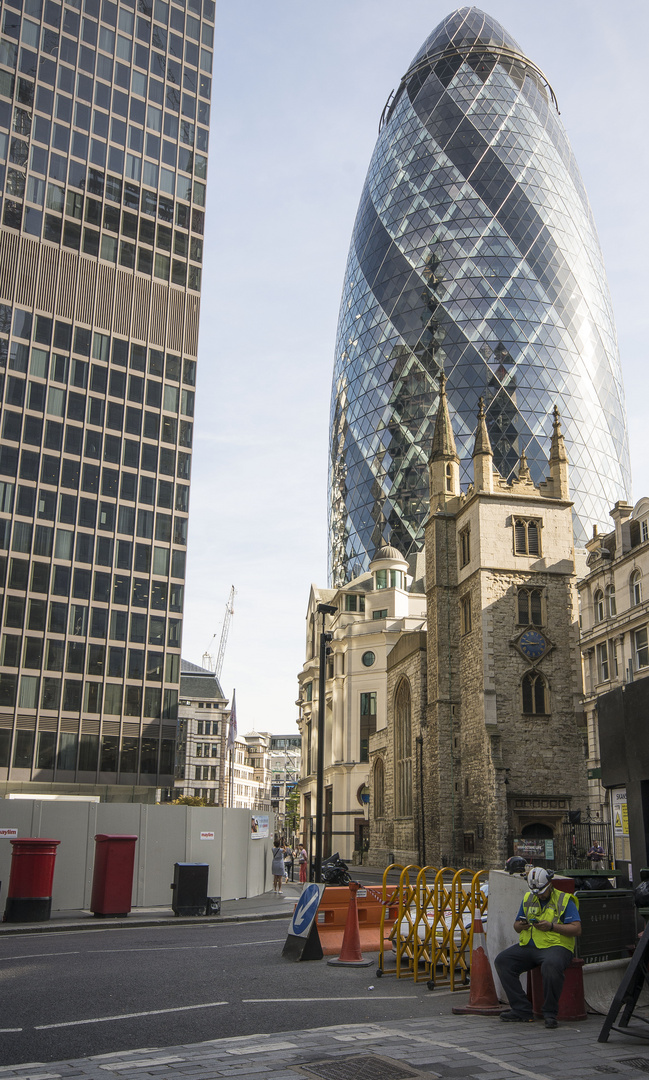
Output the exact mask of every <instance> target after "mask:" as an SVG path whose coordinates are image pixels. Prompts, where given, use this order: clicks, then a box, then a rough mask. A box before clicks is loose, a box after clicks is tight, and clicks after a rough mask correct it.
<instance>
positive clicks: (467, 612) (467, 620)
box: [460, 596, 471, 634]
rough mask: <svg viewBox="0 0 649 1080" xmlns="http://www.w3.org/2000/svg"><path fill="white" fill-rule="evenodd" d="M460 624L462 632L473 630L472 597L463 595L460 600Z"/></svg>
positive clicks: (467, 632)
mask: <svg viewBox="0 0 649 1080" xmlns="http://www.w3.org/2000/svg"><path fill="white" fill-rule="evenodd" d="M460 624H461V631H462V634H469V633H470V632H471V597H470V596H463V597H462V599H461V600H460Z"/></svg>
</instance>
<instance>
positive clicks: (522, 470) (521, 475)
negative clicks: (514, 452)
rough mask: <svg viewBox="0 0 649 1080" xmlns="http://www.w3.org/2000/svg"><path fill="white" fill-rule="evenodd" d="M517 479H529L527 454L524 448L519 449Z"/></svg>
mask: <svg viewBox="0 0 649 1080" xmlns="http://www.w3.org/2000/svg"><path fill="white" fill-rule="evenodd" d="M518 479H519V480H530V479H531V473H530V467H529V465H528V464H527V454H526V453H525V451H524V450H522V451H521V460H520V464H519V466H518Z"/></svg>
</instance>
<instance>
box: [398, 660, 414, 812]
mask: <svg viewBox="0 0 649 1080" xmlns="http://www.w3.org/2000/svg"><path fill="white" fill-rule="evenodd" d="M410 701H411V699H410V683H409V682H408V680H407V679H401V681H400V683H399V685H398V686H397V689H396V692H395V695H394V786H395V791H394V795H395V799H394V802H395V807H396V815H397V817H409V816H410V815H411V814H412V725H411V718H410V710H411V704H410Z"/></svg>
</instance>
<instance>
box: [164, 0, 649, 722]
mask: <svg viewBox="0 0 649 1080" xmlns="http://www.w3.org/2000/svg"><path fill="white" fill-rule="evenodd" d="M483 8H484V10H486V11H487V12H488V13H489V14H490V15H492V16H493V17H495V18H496V19H498V20H499V21H500V22H501V23H502V24H503V26H504V27H505V29H506V30H507V31H508V32H509V33H510V34H511V35H512V36H513V37H514V38H515V39H516V40H517V41H518V43H519V44H520V46H521V48H522V49H523V51H524V52H525V53H526V54H527V55H528V56H529V58H530V59H531V60H532V61H533V62H534V63H535V64H536V65H537V66H538V67H540V68H541V69H542V70H543V71H544V73H545V74H546V75H547V77H548V79H549V81H550V83H551V85H552V87H553V89H554V91H555V94H556V96H557V99H558V102H559V108H560V110H561V118H562V121H563V123H564V126H565V127H566V129H567V132H568V136H569V139H570V141H571V144H572V147H573V149H574V151H575V155H576V157H577V161H578V163H579V167H580V169H581V172H582V176H583V178H584V182H585V185H586V190H587V191H588V194H589V198H590V202H591V206H592V209H593V214H594V217H595V222H596V225H597V229H598V233H599V238H600V243H601V245H602V249H603V252H604V259H605V263H606V268H607V273H608V280H609V286H610V289H611V294H612V298H613V308H614V311H615V316H616V323H617V332H618V340H619V346H620V354H621V358H622V370H623V374H624V381H625V389H626V400H627V413H628V419H629V437H630V447H631V463H632V470H633V500H634V501H637V500H639V499H640V498H641V497H642V496H643V495H649V455H648V454H647V452H646V449H645V447H646V440H645V438H644V436H645V432H644V428H645V426H646V419H645V418H646V414H647V402H648V400H649V394H648V391H649V385H648V384H649V376H648V375H647V365H646V355H647V350H646V342H647V338H648V335H647V328H646V321H647V308H648V306H649V288H648V286H649V282H648V273H647V260H646V257H645V248H646V238H647V235H648V225H649V222H648V220H647V219H648V216H649V213H648V210H647V199H646V196H645V197H644V198H643V191H644V192H646V188H647V183H646V181H647V176H648V175H649V161H648V160H647V159H648V156H649V151H648V149H647V146H648V140H647V137H646V135H647V126H646V109H647V83H646V76H645V74H644V70H643V69H644V64H643V63H642V61H641V60H640V59H639V56H640V54H639V52H638V42H640V41H644V40H646V39H647V36H648V34H649V4H645V3H643V2H641V0H618V2H617V3H616V4H611V3H610V2H603V0H561V2H559V0H544V2H543V4H540V3H531V2H529V0H491V2H487V3H485V4H484V5H483ZM452 10H454V7H453V5H452V4H451V3H446V2H437V0H435V2H433V0H426V2H424V0H400V2H399V4H398V5H397V4H395V3H394V0H327V2H326V3H315V0H245V2H243V0H218V2H217V13H216V41H215V67H214V79H213V97H212V130H211V137H210V172H209V182H208V200H207V201H208V211H207V230H206V243H205V263H204V271H203V288H202V307H201V333H200V343H199V364H198V388H197V389H198V392H197V411H196V425H195V433H194V460H193V474H192V488H191V506H190V535H189V548H188V573H187V586H186V594H185V619H184V634H183V658H184V659H186V660H190V661H192V662H193V663H199V664H200V663H201V662H202V656H203V653H204V652H205V651H209V652H210V653H212V654H213V656H214V657H216V654H217V653H218V648H219V641H220V637H221V631H222V626H223V619H224V614H225V608H226V602H227V599H228V595H229V592H230V587H231V586H232V585H234V587H235V589H236V590H237V595H236V597H235V600H234V614H233V616H232V619H231V623H230V631H229V636H228V641H227V648H226V652H225V660H224V664H223V670H222V676H221V683H222V687H223V690H224V693H225V695H226V697H228V698H231V696H232V690H233V689H234V688H236V691H237V717H238V729H239V732H240V733H243V732H246V731H251V730H253V729H256V730H260V731H271V732H273V733H275V734H280V733H289V732H295V718H296V716H297V707H296V705H295V699H296V697H297V673H298V671H299V670H300V669H301V667H302V663H303V661H304V654H305V613H306V606H307V602H308V597H309V589H310V587H311V584H312V583H315V584H317V585H320V586H326V585H327V451H328V446H327V442H328V425H329V404H330V394H331V377H332V371H333V357H334V345H335V337H336V324H337V319H338V307H339V303H340V295H341V290H342V283H343V276H344V272H345V264H346V260H347V252H348V248H349V242H350V238H351V232H352V227H353V223H354V218H355V215H356V210H357V206H358V201H359V198H360V194H361V189H362V186H363V181H364V179H365V174H366V172H367V168H368V166H369V161H370V156H371V153H372V150H373V147H374V143H375V141H376V137H377V132H378V123H379V118H380V116H381V113H382V110H383V106H384V105H385V102H386V101H387V98H388V96H389V94H390V92H391V91H392V90H393V89H396V87H397V86H398V84H399V81H400V79H401V76H402V75H403V74H404V73H405V72H406V70H407V68H408V66H409V64H410V61H411V60H412V58H413V56H414V55H415V53H416V52H417V51H418V49H419V47H420V45H421V44H422V43H423V41H424V40H425V39H426V37H427V36H428V35H429V33H430V32H431V30H433V28H434V27H435V26H437V24H438V23H439V22H440V21H441V20H442V19H443V18H444V17H445V16H446V15H447V14H449V12H450V11H452Z"/></svg>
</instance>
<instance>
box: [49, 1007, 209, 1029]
mask: <svg viewBox="0 0 649 1080" xmlns="http://www.w3.org/2000/svg"><path fill="white" fill-rule="evenodd" d="M229 1004H230V1002H229V1001H208V1002H207V1003H206V1004H205V1005H180V1006H178V1007H177V1008H175V1009H149V1010H148V1011H147V1012H134V1013H121V1014H120V1015H119V1016H95V1017H93V1018H92V1019H91V1020H65V1021H63V1023H60V1024H36V1026H35V1027H34V1031H49V1030H50V1029H51V1028H64V1027H78V1026H79V1025H81V1024H108V1023H110V1021H111V1020H133V1019H135V1018H136V1017H138V1016H160V1015H161V1013H178V1012H190V1011H191V1010H192V1009H214V1008H215V1007H216V1006H217V1005H229Z"/></svg>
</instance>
